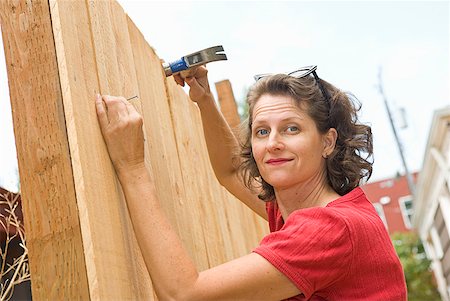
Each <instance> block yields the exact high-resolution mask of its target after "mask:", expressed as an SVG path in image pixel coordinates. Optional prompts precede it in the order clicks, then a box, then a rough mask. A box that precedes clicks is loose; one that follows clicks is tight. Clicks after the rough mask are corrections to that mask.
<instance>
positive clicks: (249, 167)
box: [239, 74, 373, 201]
mask: <svg viewBox="0 0 450 301" xmlns="http://www.w3.org/2000/svg"><path fill="white" fill-rule="evenodd" d="M317 80H320V82H321V84H322V86H323V88H324V89H325V90H326V93H328V95H329V96H328V98H329V99H327V98H326V97H324V95H323V93H322V91H321V90H320V88H319V85H318V82H317ZM264 94H270V95H277V96H279V95H282V96H289V97H291V98H293V99H294V100H295V103H296V105H297V106H299V107H300V105H302V108H305V106H304V105H305V104H306V108H307V114H308V115H309V116H310V117H311V118H312V119H313V120H314V121H315V123H316V126H317V129H318V130H319V132H320V133H322V134H324V133H326V132H327V131H328V130H329V129H330V128H335V129H336V131H337V133H338V137H337V141H336V147H335V149H334V151H333V152H332V153H331V154H330V155H329V156H328V157H327V159H326V171H327V179H328V183H329V185H330V186H331V187H332V188H333V189H334V190H335V191H336V192H337V193H338V194H339V195H344V194H346V193H348V192H350V191H351V190H352V189H354V188H356V187H357V186H358V185H359V184H360V182H361V180H363V179H364V178H366V180H368V179H369V178H370V176H371V175H372V164H373V143H372V130H371V128H370V126H368V125H364V124H361V123H359V120H358V116H357V113H358V111H359V110H360V109H361V103H360V102H359V101H358V100H357V99H356V97H354V96H353V95H352V94H350V93H344V92H342V91H341V90H339V89H337V88H336V87H334V86H333V85H331V84H330V83H328V82H326V81H324V80H322V79H318V78H317V79H315V78H314V77H313V76H312V75H308V76H306V77H302V78H295V77H292V76H289V75H285V74H276V75H272V76H268V77H265V78H262V79H260V80H259V81H257V82H256V83H255V84H254V85H253V86H252V87H251V88H250V90H249V92H248V94H247V102H248V106H249V112H248V118H247V120H246V122H244V124H243V127H242V131H243V132H242V133H241V134H242V135H243V137H242V138H243V139H242V145H241V146H242V147H241V152H240V157H241V158H242V161H241V164H240V165H239V169H240V171H241V173H242V176H243V178H244V181H245V184H246V186H247V187H248V188H250V189H255V180H256V182H257V183H259V184H260V185H261V187H260V189H261V190H262V191H261V193H260V194H259V198H260V199H261V200H264V201H272V200H274V198H275V191H274V189H273V187H272V185H270V184H269V183H267V182H266V181H264V179H263V178H262V177H261V174H260V173H259V170H258V167H257V166H256V162H255V159H254V158H253V153H252V144H251V138H252V135H251V133H252V131H251V129H252V122H253V120H252V115H253V108H254V106H255V104H256V103H257V102H258V100H259V99H260V97H261V96H262V95H264Z"/></svg>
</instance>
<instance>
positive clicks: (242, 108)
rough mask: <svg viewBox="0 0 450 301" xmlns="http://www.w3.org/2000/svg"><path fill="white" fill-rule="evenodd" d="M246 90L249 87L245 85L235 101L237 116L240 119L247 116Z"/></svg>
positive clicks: (242, 119)
mask: <svg viewBox="0 0 450 301" xmlns="http://www.w3.org/2000/svg"><path fill="white" fill-rule="evenodd" d="M248 90H249V88H248V87H245V88H244V89H243V90H242V95H243V97H242V98H241V99H240V100H238V101H237V106H238V112H239V117H240V118H241V121H244V120H245V119H247V117H248V103H247V93H248Z"/></svg>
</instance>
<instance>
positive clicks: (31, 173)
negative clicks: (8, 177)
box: [0, 1, 89, 300]
mask: <svg viewBox="0 0 450 301" xmlns="http://www.w3.org/2000/svg"><path fill="white" fill-rule="evenodd" d="M0 7H1V9H0V11H1V24H2V33H3V42H4V47H5V55H6V63H7V71H8V80H9V89H10V96H11V107H12V111H13V122H14V133H15V138H16V148H17V156H18V163H19V172H20V180H21V193H22V202H23V203H22V204H23V210H24V222H25V230H26V238H27V246H28V249H29V261H30V270H31V281H32V283H33V285H32V294H33V299H34V300H80V299H81V300H87V299H89V287H88V281H87V277H86V266H85V262H84V258H85V254H84V250H83V243H82V238H81V231H80V222H79V215H78V207H77V196H76V193H75V189H74V175H73V170H72V161H71V153H70V149H69V144H68V137H67V132H66V131H67V127H66V121H65V115H64V106H63V101H62V91H61V86H60V77H59V72H58V66H57V58H56V51H55V44H54V38H53V31H52V27H51V20H50V14H49V6H48V3H47V2H46V1H33V2H31V1H27V2H25V1H0Z"/></svg>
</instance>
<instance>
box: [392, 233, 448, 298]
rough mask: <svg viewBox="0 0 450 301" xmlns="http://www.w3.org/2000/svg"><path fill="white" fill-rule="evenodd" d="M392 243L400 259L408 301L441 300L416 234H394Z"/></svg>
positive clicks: (427, 260) (429, 262) (428, 261)
mask: <svg viewBox="0 0 450 301" xmlns="http://www.w3.org/2000/svg"><path fill="white" fill-rule="evenodd" d="M392 242H393V244H394V247H395V250H396V252H397V254H398V256H399V258H400V261H401V263H402V266H403V271H404V273H405V278H406V285H407V287H408V300H409V301H422V300H428V301H434V300H441V297H440V295H439V292H438V290H437V288H436V284H435V281H434V278H433V273H432V270H431V269H430V264H431V261H430V260H429V259H428V258H427V256H426V253H425V250H424V247H423V245H422V242H421V241H420V239H419V237H418V235H417V234H416V233H412V232H411V233H395V234H393V235H392Z"/></svg>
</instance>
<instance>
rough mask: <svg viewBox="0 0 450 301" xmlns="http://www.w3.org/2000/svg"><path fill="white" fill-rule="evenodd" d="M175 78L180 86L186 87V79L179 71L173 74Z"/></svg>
mask: <svg viewBox="0 0 450 301" xmlns="http://www.w3.org/2000/svg"><path fill="white" fill-rule="evenodd" d="M173 78H174V79H175V82H176V83H177V84H179V85H180V86H182V87H184V79H183V78H182V77H181V75H180V74H179V73H178V74H175V75H174V76H173Z"/></svg>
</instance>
